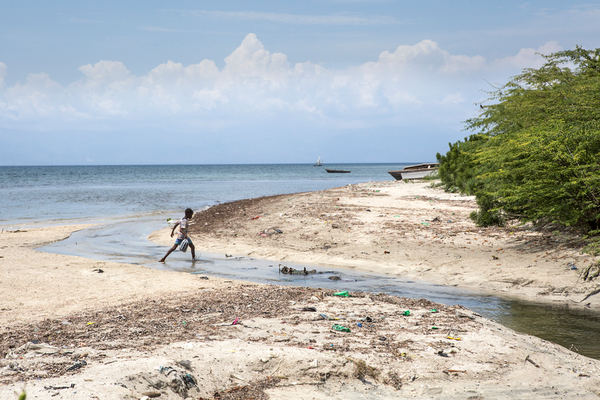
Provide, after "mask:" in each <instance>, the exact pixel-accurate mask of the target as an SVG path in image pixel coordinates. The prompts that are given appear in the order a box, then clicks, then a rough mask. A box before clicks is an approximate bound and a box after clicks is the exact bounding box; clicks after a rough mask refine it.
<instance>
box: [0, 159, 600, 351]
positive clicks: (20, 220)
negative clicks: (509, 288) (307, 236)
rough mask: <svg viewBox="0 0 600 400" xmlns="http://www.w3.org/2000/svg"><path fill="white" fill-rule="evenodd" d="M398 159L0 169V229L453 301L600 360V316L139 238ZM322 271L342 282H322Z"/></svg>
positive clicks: (297, 280)
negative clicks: (284, 269)
mask: <svg viewBox="0 0 600 400" xmlns="http://www.w3.org/2000/svg"><path fill="white" fill-rule="evenodd" d="M404 165H406V164H402V163H397V164H337V165H333V164H331V165H327V167H328V168H338V169H347V170H351V171H352V173H350V174H327V173H326V172H325V171H324V169H323V168H322V167H313V166H311V165H219V166H95V167H94V166H85V167H0V200H1V207H0V227H2V228H5V229H6V228H10V227H18V226H38V225H49V224H53V223H71V222H73V223H75V222H80V221H101V222H103V223H102V224H101V225H99V226H96V227H93V228H91V229H87V230H85V231H81V232H77V233H75V234H74V235H72V237H71V238H69V239H67V240H65V241H63V242H60V243H56V244H53V245H51V246H47V247H45V248H44V249H43V250H45V251H51V252H56V253H62V254H74V255H80V256H83V257H88V258H93V259H98V260H110V261H117V262H129V263H137V264H144V265H148V266H150V267H153V268H159V269H165V268H166V269H170V270H177V271H181V272H187V273H202V274H206V275H213V276H222V277H231V278H235V279H245V280H250V281H254V282H264V283H276V284H287V285H303V286H314V287H326V288H332V289H344V290H360V291H370V292H386V293H391V294H396V295H400V296H406V297H416V298H427V299H430V300H433V301H437V302H441V303H445V304H462V305H464V306H465V307H468V308H470V309H472V310H475V311H477V312H479V313H481V314H482V315H484V316H485V317H487V318H491V319H494V320H496V321H497V322H499V323H501V324H503V325H506V326H508V327H510V328H512V329H515V330H518V331H520V332H524V333H528V334H532V335H536V336H539V337H542V338H544V339H547V340H551V341H553V342H556V343H559V344H561V345H563V346H565V347H567V348H568V347H570V346H571V345H572V344H574V345H575V346H576V347H577V348H578V349H579V351H580V353H581V354H584V355H587V356H589V357H594V358H600V316H599V315H598V314H597V313H593V312H590V311H589V310H569V309H568V308H567V307H565V306H561V307H551V306H548V305H543V304H536V303H530V302H522V301H512V300H507V299H502V298H498V297H495V296H485V295H481V294H478V293H474V292H470V291H466V290H460V289H456V288H452V287H444V286H439V285H433V284H428V283H425V282H415V281H410V280H407V279H405V278H402V277H396V276H378V275H374V274H368V273H361V272H357V271H352V270H344V269H333V268H323V267H319V266H308V267H309V268H311V269H312V268H317V269H319V270H321V271H324V272H325V273H324V274H319V275H312V276H308V277H298V276H288V275H284V276H281V275H279V274H278V273H277V261H268V260H251V259H240V260H232V259H226V258H224V256H223V255H218V254H209V253H202V261H201V262H197V263H193V264H192V263H191V262H190V261H189V259H188V257H189V255H185V256H184V255H182V254H181V253H175V254H173V255H172V256H171V257H170V258H169V260H168V262H167V263H166V264H160V263H157V262H156V260H157V259H158V258H159V257H160V256H162V255H163V254H164V252H165V251H166V248H164V247H161V246H157V245H155V244H154V243H151V242H149V241H148V240H147V239H146V237H147V235H148V234H149V233H150V232H152V231H153V230H155V229H158V228H161V227H164V226H165V221H166V218H167V217H171V218H179V217H180V214H181V210H183V209H184V208H187V207H191V208H194V209H201V208H203V207H205V206H208V205H212V204H216V203H217V202H225V201H230V200H237V199H241V198H249V197H258V196H264V195H272V194H281V193H293V192H302V191H308V190H322V189H327V188H331V187H337V186H343V185H347V184H349V183H357V182H367V181H381V180H392V178H391V176H389V175H388V174H387V171H389V170H392V169H401V168H402V167H403V166H404ZM286 265H288V266H294V267H300V268H301V267H302V266H300V265H297V264H289V263H286ZM331 275H338V276H340V277H341V278H342V280H340V281H331V280H329V279H328V278H329V276H331Z"/></svg>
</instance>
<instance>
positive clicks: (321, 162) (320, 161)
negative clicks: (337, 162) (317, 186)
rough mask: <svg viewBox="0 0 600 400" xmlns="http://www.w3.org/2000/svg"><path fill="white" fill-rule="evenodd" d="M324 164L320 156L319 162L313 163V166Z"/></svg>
mask: <svg viewBox="0 0 600 400" xmlns="http://www.w3.org/2000/svg"><path fill="white" fill-rule="evenodd" d="M322 166H323V160H321V157H320V156H319V158H318V159H317V162H316V163H315V165H313V167H322Z"/></svg>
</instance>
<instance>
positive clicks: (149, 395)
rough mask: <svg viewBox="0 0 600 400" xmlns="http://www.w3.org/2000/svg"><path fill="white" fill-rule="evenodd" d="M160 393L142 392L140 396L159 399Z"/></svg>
mask: <svg viewBox="0 0 600 400" xmlns="http://www.w3.org/2000/svg"><path fill="white" fill-rule="evenodd" d="M160 395H161V393H160V392H143V393H142V396H146V397H149V398H151V399H154V398H156V397H160Z"/></svg>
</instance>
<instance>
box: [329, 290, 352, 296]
mask: <svg viewBox="0 0 600 400" xmlns="http://www.w3.org/2000/svg"><path fill="white" fill-rule="evenodd" d="M333 295H334V296H339V297H350V293H348V291H347V290H344V291H343V292H337V293H334V294H333Z"/></svg>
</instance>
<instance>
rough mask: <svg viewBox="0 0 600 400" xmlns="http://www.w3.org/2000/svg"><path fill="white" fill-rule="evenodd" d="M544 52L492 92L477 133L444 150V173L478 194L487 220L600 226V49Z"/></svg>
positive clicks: (474, 123) (474, 124)
mask: <svg viewBox="0 0 600 400" xmlns="http://www.w3.org/2000/svg"><path fill="white" fill-rule="evenodd" d="M545 58H546V63H545V64H544V65H543V66H542V67H541V68H539V69H526V70H524V71H523V73H521V74H520V75H517V76H515V77H513V78H512V79H511V80H510V81H509V82H508V83H507V84H505V85H503V86H502V87H499V88H496V89H495V90H494V91H491V92H489V95H490V100H491V101H494V103H493V104H491V105H488V106H486V107H485V108H484V110H483V112H482V114H481V115H480V116H479V117H477V118H473V119H470V120H467V121H466V129H468V130H472V131H476V132H478V134H477V135H474V136H472V137H477V140H476V141H473V143H472V144H471V145H470V146H467V145H466V143H467V140H465V142H457V143H455V144H454V145H450V151H449V152H448V153H447V154H446V156H440V155H438V160H440V163H441V165H440V176H441V177H442V181H443V182H444V184H445V185H446V187H447V188H448V189H449V190H454V189H455V188H457V189H458V190H461V191H462V192H464V193H474V194H475V195H476V196H477V201H478V204H479V207H480V210H479V212H477V213H475V214H474V215H473V217H474V218H475V219H476V221H477V222H478V224H480V225H489V224H501V223H502V222H503V221H504V220H505V219H506V218H511V219H512V218H516V219H520V220H522V221H534V222H552V223H559V224H563V225H566V226H580V227H583V228H585V229H586V230H587V231H592V232H594V231H596V232H597V233H600V164H599V160H600V49H595V50H585V49H582V48H581V47H579V46H577V47H576V48H575V49H574V50H567V51H561V52H558V53H554V54H551V55H549V56H545ZM442 171H443V174H442Z"/></svg>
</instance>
